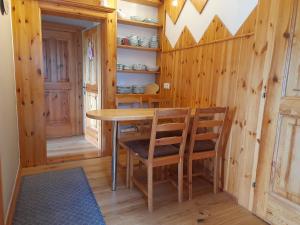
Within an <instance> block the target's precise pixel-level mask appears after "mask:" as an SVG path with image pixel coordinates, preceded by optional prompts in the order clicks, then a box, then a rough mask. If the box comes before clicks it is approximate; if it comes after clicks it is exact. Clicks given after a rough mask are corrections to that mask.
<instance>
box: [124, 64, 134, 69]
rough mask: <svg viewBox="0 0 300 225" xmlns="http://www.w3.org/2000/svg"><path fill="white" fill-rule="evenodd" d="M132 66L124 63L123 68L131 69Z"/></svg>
mask: <svg viewBox="0 0 300 225" xmlns="http://www.w3.org/2000/svg"><path fill="white" fill-rule="evenodd" d="M131 69H132V66H128V65H124V67H123V70H131Z"/></svg>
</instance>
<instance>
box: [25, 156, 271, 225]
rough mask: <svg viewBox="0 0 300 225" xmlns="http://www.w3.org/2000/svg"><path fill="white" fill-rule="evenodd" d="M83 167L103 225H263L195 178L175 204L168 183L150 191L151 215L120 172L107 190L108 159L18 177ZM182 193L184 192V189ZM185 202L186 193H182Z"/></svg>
mask: <svg viewBox="0 0 300 225" xmlns="http://www.w3.org/2000/svg"><path fill="white" fill-rule="evenodd" d="M74 167H83V168H84V171H85V173H86V175H87V177H88V180H89V183H90V185H91V187H92V190H93V192H94V195H95V197H96V200H97V202H98V204H99V205H100V207H101V210H102V213H103V215H104V216H105V221H106V223H107V225H157V224H163V225H177V224H179V225H194V224H204V225H264V224H266V223H264V222H263V221H261V220H260V219H258V218H257V217H255V216H254V215H252V214H251V213H250V212H248V211H247V210H246V209H244V208H242V207H240V206H238V205H237V204H236V203H235V201H234V200H233V199H232V198H231V197H230V196H229V195H228V194H226V193H224V192H223V193H218V194H216V195H214V194H213V193H212V189H213V188H212V185H211V184H209V183H207V182H205V181H203V180H201V179H199V178H195V181H194V199H193V200H192V201H187V200H185V201H184V202H183V203H181V204H180V203H178V202H177V190H176V189H175V188H174V186H172V185H171V184H168V183H165V184H159V185H157V186H155V189H154V212H153V213H152V214H151V213H149V212H148V210H147V206H146V201H145V198H144V197H143V195H142V194H141V192H139V191H138V190H137V189H133V190H132V191H130V190H128V189H126V187H125V185H124V180H125V179H124V175H125V174H124V172H123V170H122V171H120V173H119V179H118V190H117V191H116V192H112V191H111V187H110V182H111V179H110V171H111V158H110V157H105V158H98V159H89V160H82V161H74V162H66V163H60V164H51V165H47V166H41V167H35V168H26V169H23V170H22V175H30V174H36V173H41V172H45V171H50V170H61V169H67V168H74ZM185 191H186V190H185ZM185 199H187V193H185Z"/></svg>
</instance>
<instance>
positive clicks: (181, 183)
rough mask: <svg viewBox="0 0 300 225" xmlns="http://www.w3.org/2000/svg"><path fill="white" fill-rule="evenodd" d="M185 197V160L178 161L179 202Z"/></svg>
mask: <svg viewBox="0 0 300 225" xmlns="http://www.w3.org/2000/svg"><path fill="white" fill-rule="evenodd" d="M182 199H183V160H182V159H181V160H180V161H179V163H178V202H182Z"/></svg>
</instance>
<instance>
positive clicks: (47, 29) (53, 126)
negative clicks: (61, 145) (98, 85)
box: [43, 25, 82, 138]
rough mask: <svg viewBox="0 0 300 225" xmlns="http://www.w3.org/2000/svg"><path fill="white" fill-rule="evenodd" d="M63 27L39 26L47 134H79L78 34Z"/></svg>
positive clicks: (57, 135) (54, 136) (79, 38)
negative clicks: (41, 32)
mask: <svg viewBox="0 0 300 225" xmlns="http://www.w3.org/2000/svg"><path fill="white" fill-rule="evenodd" d="M63 29H64V27H60V26H59V25H56V26H46V25H44V26H43V59H44V75H45V107H46V111H45V112H46V134H47V138H57V137H67V136H74V135H81V134H82V102H81V101H82V100H81V99H82V98H81V96H82V94H81V82H82V78H81V76H82V71H81V68H80V63H81V62H80V61H79V60H81V54H80V52H79V51H78V47H79V48H81V43H80V42H81V36H80V33H79V32H76V31H74V32H73V31H70V30H71V29H70V30H69V31H63ZM65 30H66V29H65ZM80 51H81V49H80ZM78 56H80V57H78Z"/></svg>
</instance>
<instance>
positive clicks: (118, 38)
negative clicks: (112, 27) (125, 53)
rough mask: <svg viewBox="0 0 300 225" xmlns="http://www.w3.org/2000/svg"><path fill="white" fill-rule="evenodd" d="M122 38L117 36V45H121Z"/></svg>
mask: <svg viewBox="0 0 300 225" xmlns="http://www.w3.org/2000/svg"><path fill="white" fill-rule="evenodd" d="M122 40H123V38H121V37H117V44H118V45H121V44H122Z"/></svg>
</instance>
